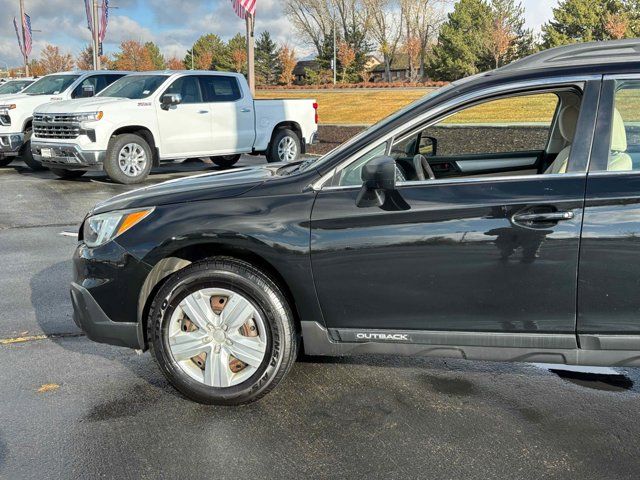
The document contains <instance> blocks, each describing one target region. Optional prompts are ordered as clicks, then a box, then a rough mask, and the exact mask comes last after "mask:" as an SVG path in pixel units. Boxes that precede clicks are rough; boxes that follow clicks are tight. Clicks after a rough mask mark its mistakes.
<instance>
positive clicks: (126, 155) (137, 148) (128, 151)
mask: <svg viewBox="0 0 640 480" xmlns="http://www.w3.org/2000/svg"><path fill="white" fill-rule="evenodd" d="M147 161H148V159H147V153H146V152H145V150H144V148H143V147H142V145H138V144H137V143H127V144H126V145H125V146H123V147H122V148H121V149H120V153H119V154H118V166H119V167H120V170H122V173H124V174H125V175H127V176H128V177H137V176H139V175H140V174H142V172H144V170H145V168H146V166H147Z"/></svg>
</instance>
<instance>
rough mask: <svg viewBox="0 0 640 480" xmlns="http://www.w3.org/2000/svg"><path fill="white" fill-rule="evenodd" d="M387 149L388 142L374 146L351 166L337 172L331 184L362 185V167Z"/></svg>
mask: <svg viewBox="0 0 640 480" xmlns="http://www.w3.org/2000/svg"><path fill="white" fill-rule="evenodd" d="M386 151H387V144H386V143H383V144H382V145H378V146H377V147H375V148H372V149H371V150H369V151H368V152H367V153H365V154H364V155H362V156H361V157H360V158H358V159H357V160H356V161H354V162H352V163H351V164H349V166H347V167H346V168H343V169H342V170H340V171H339V172H338V173H336V175H335V177H334V178H333V179H332V181H331V186H334V187H335V186H338V187H345V186H356V185H362V167H364V166H365V165H366V164H367V162H369V161H370V160H373V159H374V158H376V157H379V156H381V155H384V154H385V152H386Z"/></svg>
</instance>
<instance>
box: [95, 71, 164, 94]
mask: <svg viewBox="0 0 640 480" xmlns="http://www.w3.org/2000/svg"><path fill="white" fill-rule="evenodd" d="M167 77H168V75H130V76H128V77H122V78H121V79H120V80H118V81H116V82H113V83H112V84H111V85H110V86H108V87H107V88H105V89H104V90H103V91H102V92H100V95H99V96H100V97H117V98H130V99H131V100H137V99H140V98H147V97H148V96H149V95H151V94H152V93H153V92H155V91H156V90H157V89H158V87H159V86H160V85H162V84H163V83H164V81H165V80H166V79H167Z"/></svg>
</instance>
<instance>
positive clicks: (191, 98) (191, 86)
mask: <svg viewBox="0 0 640 480" xmlns="http://www.w3.org/2000/svg"><path fill="white" fill-rule="evenodd" d="M168 93H179V94H180V95H181V96H182V103H202V93H201V92H200V84H199V83H198V78H197V77H196V76H195V75H188V76H185V77H180V78H178V79H177V80H176V81H175V82H173V83H172V84H171V85H170V86H169V88H167V90H165V92H164V94H163V95H166V94H168Z"/></svg>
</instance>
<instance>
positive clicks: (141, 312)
mask: <svg viewBox="0 0 640 480" xmlns="http://www.w3.org/2000/svg"><path fill="white" fill-rule="evenodd" d="M212 257H227V258H232V259H234V260H240V261H244V262H247V263H249V264H251V265H252V266H254V267H256V268H259V269H260V270H262V271H263V272H264V273H265V274H266V275H268V276H269V277H270V278H271V279H272V280H273V281H274V282H275V283H276V285H277V286H278V288H280V291H281V292H282V294H283V295H284V296H285V298H286V299H287V301H288V302H289V306H290V307H291V311H292V312H293V316H294V323H295V325H296V328H297V329H298V331H299V332H300V329H301V323H300V315H299V312H298V308H297V306H296V301H295V297H294V296H293V293H292V291H291V289H290V288H289V285H288V284H287V282H286V281H285V279H284V277H283V276H282V275H281V273H280V272H279V271H278V269H277V268H276V267H275V266H274V265H273V264H271V263H270V262H268V261H267V260H266V259H265V258H264V257H262V256H260V255H258V254H257V253H255V252H254V251H252V250H249V249H246V248H239V247H230V246H228V245H224V244H220V243H205V244H194V245H189V246H186V247H182V248H180V249H178V250H175V251H174V252H172V253H171V254H170V255H168V256H166V257H165V258H163V259H162V260H160V261H159V262H158V263H156V264H155V265H154V267H153V268H152V269H151V271H150V272H149V274H148V275H147V278H146V279H145V281H144V283H143V286H142V288H141V290H140V294H139V297H138V338H139V340H140V344H141V345H143V346H144V349H145V350H146V349H147V348H148V338H147V322H146V321H144V320H145V319H146V318H148V316H149V309H150V307H151V303H152V302H153V299H154V297H155V295H156V294H157V292H158V291H159V290H160V288H162V285H164V283H165V282H166V281H167V280H168V279H169V277H170V276H171V275H173V274H174V273H176V272H178V271H180V270H182V269H183V268H185V267H187V266H189V265H191V264H192V263H195V262H198V261H200V260H204V259H207V258H212Z"/></svg>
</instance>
